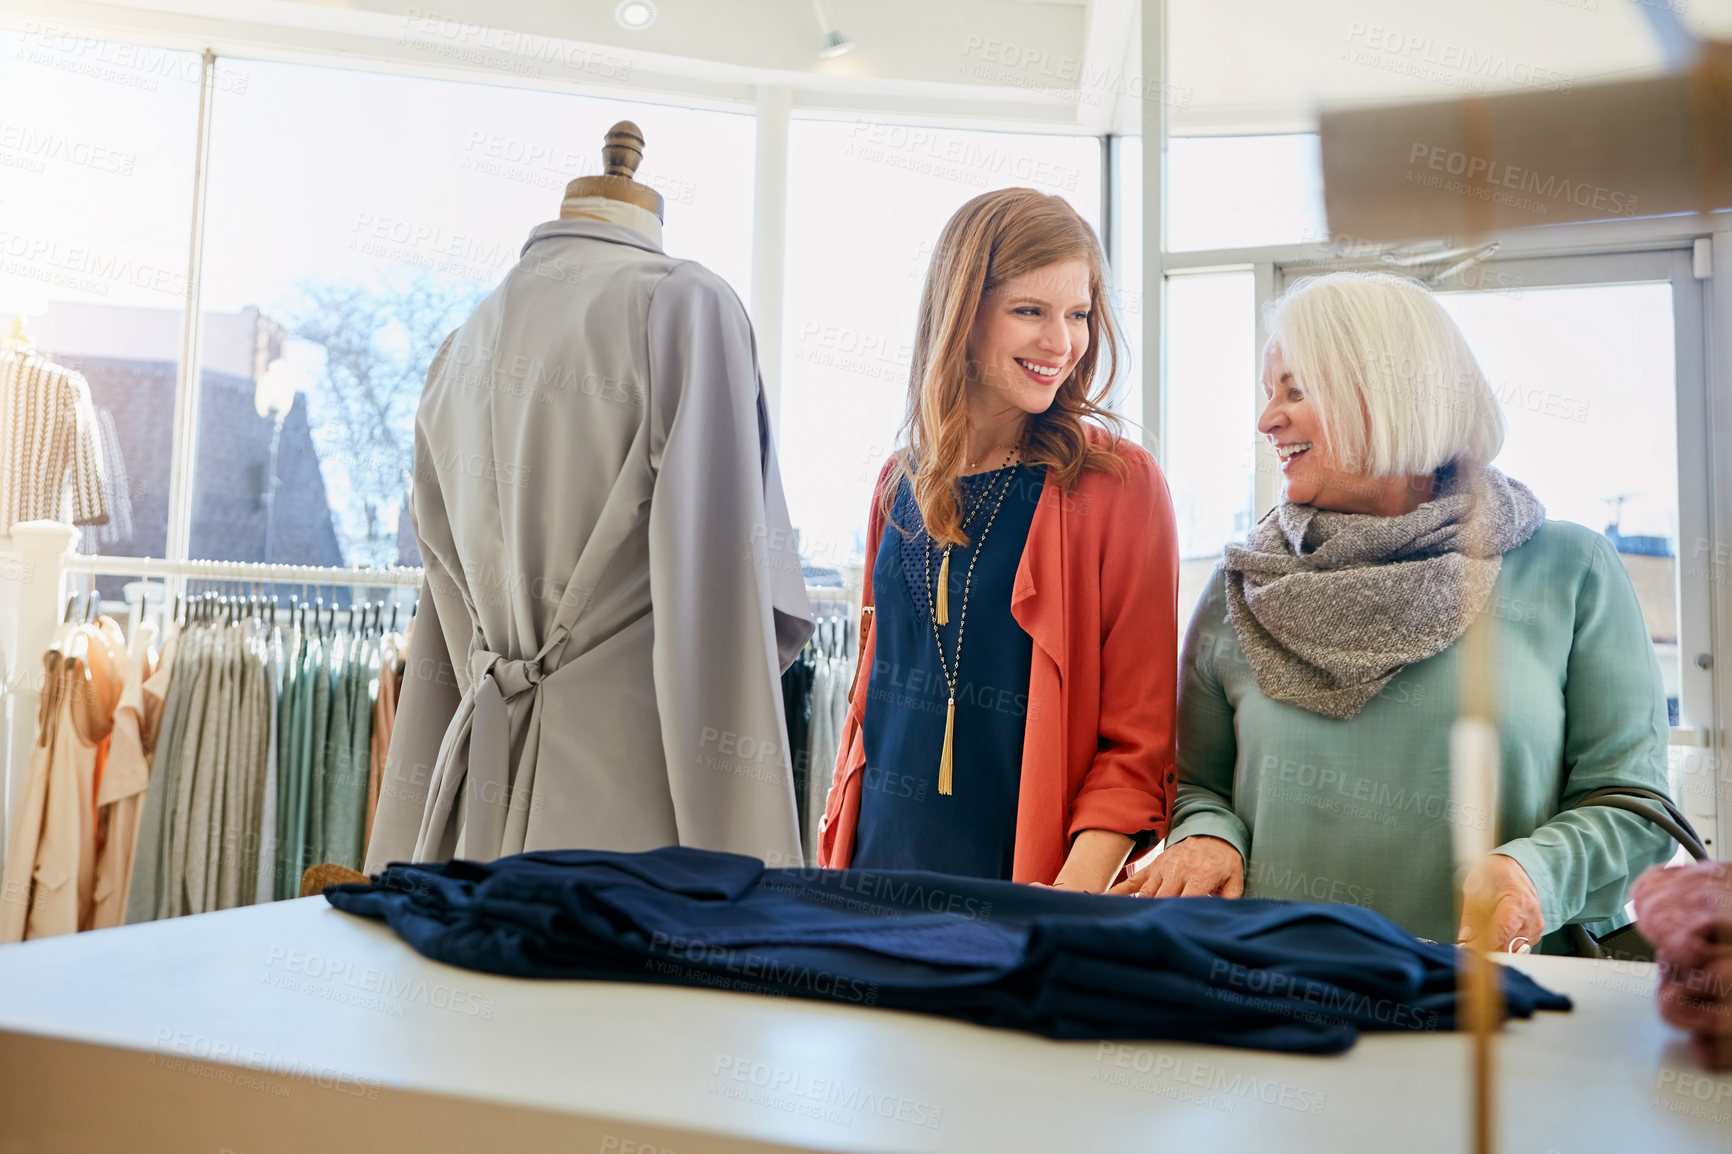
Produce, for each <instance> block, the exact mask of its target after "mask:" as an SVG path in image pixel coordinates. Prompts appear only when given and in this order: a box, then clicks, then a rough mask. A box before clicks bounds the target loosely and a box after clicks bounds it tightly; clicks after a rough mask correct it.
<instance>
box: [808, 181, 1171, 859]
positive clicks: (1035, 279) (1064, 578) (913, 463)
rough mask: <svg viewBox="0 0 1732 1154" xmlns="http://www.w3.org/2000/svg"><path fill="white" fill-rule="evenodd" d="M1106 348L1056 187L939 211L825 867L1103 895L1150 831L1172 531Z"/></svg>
mask: <svg viewBox="0 0 1732 1154" xmlns="http://www.w3.org/2000/svg"><path fill="white" fill-rule="evenodd" d="M1119 355H1120V349H1119V337H1118V334H1117V332H1116V330H1115V328H1114V325H1113V320H1112V315H1111V312H1110V310H1109V308H1108V304H1107V296H1106V281H1105V275H1104V262H1103V260H1102V258H1101V254H1100V246H1099V244H1098V242H1097V241H1096V239H1095V235H1094V232H1093V231H1092V230H1091V229H1090V228H1089V226H1088V224H1087V223H1086V222H1085V221H1084V220H1083V219H1082V218H1081V217H1079V216H1078V215H1077V214H1076V211H1075V210H1074V209H1072V208H1071V207H1070V206H1069V205H1068V204H1066V203H1065V202H1064V201H1063V200H1062V199H1060V198H1059V197H1056V196H1046V195H1043V194H1041V193H1038V192H1035V191H1034V190H1032V189H1026V188H1013V189H1006V190H1003V191H1000V192H989V193H984V194H982V195H980V196H977V197H975V198H974V199H973V200H971V201H969V202H968V203H967V204H965V205H963V206H962V208H961V209H959V210H958V211H957V213H956V215H955V216H953V217H951V219H950V222H949V223H948V224H947V225H945V227H944V232H943V234H942V235H941V236H940V237H939V240H938V246H937V249H936V251H935V252H934V254H933V258H932V265H931V268H930V270H929V271H928V272H927V276H926V287H925V291H924V292H923V294H922V296H921V302H920V316H919V324H918V329H917V332H916V336H915V352H914V360H913V366H912V371H911V372H910V374H909V383H908V407H907V415H906V417H905V418H904V421H903V426H902V433H901V441H902V443H903V447H902V448H901V449H899V450H898V451H897V452H896V453H895V454H894V455H892V457H891V458H890V460H889V461H888V462H886V463H885V466H884V469H883V471H882V472H881V473H880V475H879V479H878V485H877V490H876V493H875V494H874V497H873V501H872V506H871V515H870V522H869V526H870V527H869V532H868V552H867V556H868V557H869V558H871V559H872V577H871V583H870V586H869V587H868V589H867V591H866V596H865V602H866V604H867V606H869V607H870V609H871V612H869V613H868V614H867V618H868V620H869V621H871V622H872V624H871V625H870V626H869V628H868V630H867V631H866V632H865V633H864V634H863V638H862V640H863V644H862V647H861V654H860V665H859V671H858V672H857V673H856V676H855V685H854V690H853V693H852V696H851V702H850V706H849V712H848V720H847V723H846V726H845V728H844V730H843V733H842V740H841V752H840V754H839V756H838V758H837V763H836V773H835V779H834V782H833V784H832V786H831V790H830V797H829V804H828V807H827V811H826V813H825V816H824V824H823V832H822V834H821V838H820V848H819V860H820V862H821V863H822V864H824V865H826V866H830V867H834V868H841V867H852V868H856V869H925V870H933V871H937V872H942V873H952V874H960V875H966V876H972V877H994V878H1007V879H1011V880H1015V881H1021V882H1034V883H1039V884H1044V885H1056V886H1060V887H1062V888H1067V889H1077V890H1087V891H1090V892H1097V893H1098V892H1101V891H1103V890H1105V889H1106V887H1107V886H1108V885H1110V884H1111V883H1112V881H1113V880H1114V878H1115V877H1116V876H1117V875H1118V874H1119V873H1120V871H1121V869H1122V868H1123V866H1124V863H1125V860H1126V858H1127V856H1128V855H1129V854H1130V852H1131V850H1132V848H1133V847H1134V846H1136V845H1138V844H1142V843H1152V841H1153V840H1154V839H1155V838H1157V837H1159V836H1161V835H1162V834H1163V833H1164V832H1165V829H1166V824H1167V816H1168V812H1169V808H1170V803H1171V797H1172V793H1173V788H1174V786H1173V772H1174V771H1173V713H1174V696H1175V681H1176V667H1177V625H1176V622H1177V612H1178V605H1177V596H1178V576H1179V563H1178V545H1177V538H1176V535H1175V531H1174V523H1173V509H1172V500H1171V498H1170V497H1169V495H1168V493H1167V485H1166V481H1165V479H1164V478H1163V477H1162V475H1161V471H1160V469H1159V468H1158V467H1157V466H1156V464H1155V462H1154V459H1153V458H1152V457H1150V456H1149V454H1148V453H1146V452H1145V451H1143V449H1142V448H1140V447H1139V446H1137V445H1135V444H1133V443H1131V442H1129V441H1126V440H1123V439H1121V438H1120V437H1119V436H1118V435H1117V432H1116V430H1117V421H1116V419H1115V418H1114V417H1112V415H1111V414H1109V413H1108V412H1106V410H1105V409H1104V407H1103V406H1104V403H1105V399H1106V397H1107V395H1108V392H1109V390H1110V389H1111V386H1112V380H1113V375H1114V372H1113V370H1114V366H1115V364H1116V363H1117V362H1118V360H1119ZM1103 365H1104V371H1097V370H1100V369H1102V366H1103Z"/></svg>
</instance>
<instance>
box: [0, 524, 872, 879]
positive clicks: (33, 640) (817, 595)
mask: <svg viewBox="0 0 1732 1154" xmlns="http://www.w3.org/2000/svg"><path fill="white" fill-rule="evenodd" d="M79 536H80V531H79V530H78V529H76V528H74V527H73V526H71V525H66V524H62V523H60V522H56V521H24V522H20V523H18V524H17V525H14V526H13V527H12V536H11V540H10V542H9V544H10V549H9V550H8V549H7V548H6V546H7V544H8V542H7V541H6V540H5V539H4V538H0V577H4V576H7V575H10V576H11V577H12V579H14V580H15V581H16V584H17V630H16V635H15V648H14V654H13V657H14V660H13V664H12V675H11V677H10V679H9V680H8V681H7V683H6V685H5V691H6V692H5V695H4V696H5V699H4V702H3V703H0V704H3V713H0V721H4V723H5V734H4V742H3V743H0V803H3V812H0V859H3V858H4V854H5V850H6V838H7V835H8V834H9V832H10V830H11V828H12V814H13V812H14V811H15V809H16V807H17V804H18V798H17V793H18V791H20V790H21V789H22V788H23V784H24V778H25V773H24V770H25V768H26V767H27V766H28V765H29V764H30V747H31V746H32V745H33V744H34V743H35V740H36V716H37V710H38V707H39V704H40V701H41V690H42V666H41V662H40V657H41V654H42V653H43V652H44V651H45V650H46V649H47V648H48V645H49V642H50V641H51V640H52V638H53V635H54V630H55V628H56V627H57V626H58V625H59V624H60V620H61V617H62V615H63V614H64V613H65V612H66V606H67V586H68V583H69V582H70V581H71V580H72V579H73V577H74V576H75V575H80V576H82V575H88V576H92V577H94V576H105V577H138V578H142V579H150V578H161V579H162V580H163V583H164V591H163V592H164V595H165V596H166V597H171V598H172V597H183V596H184V595H185V593H186V587H187V583H188V582H193V581H213V582H215V581H235V582H249V583H254V584H259V585H306V586H323V587H330V586H351V587H358V588H411V589H419V588H420V587H421V584H422V571H421V570H420V569H412V568H394V569H338V568H326V567H322V566H316V565H284V564H270V563H260V562H250V561H192V560H188V561H169V560H164V559H162V558H157V557H106V556H102V555H99V554H98V555H92V554H81V553H77V552H75V551H74V550H75V548H76V545H77V542H78V539H79ZM806 595H807V598H808V599H809V600H810V601H811V602H812V611H813V616H814V617H815V618H820V619H822V618H828V617H834V616H837V615H841V616H844V617H846V616H849V615H850V610H851V609H852V607H853V606H854V605H855V604H856V602H857V599H858V597H859V591H858V590H857V589H850V588H846V587H838V586H811V585H809V586H807V587H806ZM141 596H142V594H141Z"/></svg>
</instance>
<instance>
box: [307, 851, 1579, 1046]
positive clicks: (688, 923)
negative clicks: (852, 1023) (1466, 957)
mask: <svg viewBox="0 0 1732 1154" xmlns="http://www.w3.org/2000/svg"><path fill="white" fill-rule="evenodd" d="M325 896H326V898H327V899H329V901H330V903H331V904H332V905H334V906H336V907H337V908H338V909H340V910H346V911H348V912H349V913H352V914H360V915H363V916H366V917H373V918H382V919H384V920H385V921H386V922H388V923H390V925H391V928H392V929H394V930H395V931H396V932H397V933H398V934H399V935H400V936H401V937H402V938H403V939H404V940H405V941H406V942H408V943H409V944H410V945H411V946H413V947H414V948H415V949H416V950H418V951H419V952H420V953H422V954H424V955H426V956H427V957H429V958H432V959H434V960H435V961H440V962H447V963H449V964H451V965H455V966H462V967H465V968H467V969H472V970H483V971H485V972H487V973H492V974H504V975H507V976H513V977H525V978H592V979H605V980H610V981H626V982H657V983H668V984H673V985H681V986H707V987H711V988H720V989H731V990H743V991H749V992H754V993H762V994H772V995H788V996H793V997H804V998H817V999H823V1000H828V1001H834V1002H839V1003H842V1004H849V1005H869V1006H885V1007H890V1008H893V1009H900V1010H914V1011H918V1012H920V1013H927V1014H939V1015H942V1016H944V1017H951V1018H962V1019H964V1020H966V1021H970V1022H977V1023H979V1024H981V1025H985V1026H1005V1027H1011V1028H1014V1029H1021V1030H1029V1031H1032V1032H1034V1033H1037V1034H1044V1035H1046V1036H1048V1037H1053V1038H1073V1039H1084V1038H1086V1039H1105V1038H1115V1039H1116V1038H1151V1039H1154V1038H1165V1039H1172V1040H1176V1041H1187V1042H1208V1043H1213V1044H1216V1045H1225V1046H1244V1047H1251V1048H1255V1049H1264V1050H1285V1051H1292V1052H1297V1053H1316V1054H1328V1053H1338V1052H1340V1051H1342V1050H1346V1049H1348V1048H1349V1047H1351V1046H1352V1045H1353V1042H1354V1040H1355V1039H1356V1038H1357V1037H1358V1036H1359V1031H1361V1030H1450V1029H1453V1028H1454V1025H1455V1000H1456V994H1455V986H1456V961H1457V954H1456V949H1455V947H1454V946H1445V945H1438V944H1435V943H1431V942H1424V941H1421V940H1420V939H1418V938H1416V937H1414V936H1413V935H1412V934H1410V933H1408V932H1407V931H1405V930H1403V929H1400V928H1399V927H1397V926H1396V925H1394V924H1393V923H1392V922H1390V921H1389V920H1388V919H1386V918H1384V917H1383V916H1382V915H1380V914H1376V913H1373V912H1372V911H1370V910H1366V909H1361V908H1359V907H1357V906H1346V905H1324V904H1315V903H1310V902H1287V901H1263V900H1248V899H1241V900H1238V901H1226V900H1223V899H1219V898H1166V899H1159V898H1128V897H1126V898H1109V897H1102V896H1099V895H1094V894H1078V893H1069V892H1065V891H1061V890H1051V889H1043V888H1037V887H1034V886H1025V885H1017V884H1014V883H1011V882H1003V881H987V880H983V879H976V878H959V877H951V876H948V875H945V874H934V873H925V872H921V871H915V870H896V871H888V870H887V871H882V872H877V871H868V870H819V869H766V868H765V867H764V866H763V864H762V863H761V862H759V861H758V860H757V859H755V858H749V857H740V856H738V855H735V854H727V853H713V852H710V851H707V850H698V849H687V848H682V847H671V848H667V849H659V850H654V851H651V852H649V853H609V852H605V851H599V850H550V851H539V852H535V853H525V854H518V855H516V856H514V857H507V858H501V859H499V860H498V861H495V862H486V863H481V862H468V861H453V862H446V863H443V864H424V865H408V864H403V863H395V864H392V865H390V866H388V867H387V868H386V870H385V872H384V873H382V874H379V875H377V876H375V877H374V879H373V881H372V882H371V883H370V884H365V885H361V884H355V885H340V886H332V887H331V888H329V889H327V890H326V891H325ZM1499 969H1500V972H1501V974H1502V976H1503V983H1504V1000H1505V1004H1506V1007H1507V1011H1508V1013H1509V1014H1510V1016H1512V1017H1520V1018H1526V1017H1530V1016H1531V1015H1532V1014H1533V1012H1534V1011H1535V1010H1567V1009H1569V1008H1570V1000H1569V999H1568V998H1566V997H1564V996H1562V995H1561V994H1554V993H1552V992H1551V991H1549V990H1546V989H1544V988H1543V987H1541V986H1540V985H1539V984H1537V983H1536V982H1534V981H1533V980H1532V979H1531V978H1529V977H1528V976H1527V975H1525V974H1523V973H1521V972H1519V971H1516V970H1513V969H1508V968H1504V967H1499Z"/></svg>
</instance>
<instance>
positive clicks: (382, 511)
mask: <svg viewBox="0 0 1732 1154" xmlns="http://www.w3.org/2000/svg"><path fill="white" fill-rule="evenodd" d="M225 67H229V68H232V69H236V70H239V71H240V72H241V73H242V74H243V75H244V78H245V84H244V85H230V86H227V87H224V86H222V85H219V86H218V90H217V93H216V97H215V105H214V116H213V123H212V136H211V161H210V195H209V215H208V221H207V225H206V241H205V281H204V286H203V289H204V308H205V310H206V324H205V331H204V346H203V347H204V364H203V365H202V372H201V377H202V380H201V387H202V393H201V398H200V414H199V438H198V449H197V453H198V461H197V469H196V472H195V477H196V483H195V485H196V492H195V497H194V509H193V523H192V545H191V551H192V555H193V556H194V557H198V558H209V559H215V560H233V561H275V562H286V563H295V564H312V565H392V564H410V565H413V564H419V557H418V555H417V553H416V551H415V547H414V539H413V534H412V533H411V531H410V526H409V520H408V516H407V512H406V509H405V497H406V495H407V484H408V480H409V472H410V469H411V466H412V462H413V425H414V416H415V409H416V406H417V404H418V403H419V400H420V395H421V388H422V385H423V383H424V381H425V379H426V372H427V365H428V362H429V361H430V360H431V358H432V355H433V353H434V352H435V351H437V348H438V346H439V344H440V342H441V341H442V340H443V338H444V336H445V334H446V333H447V332H449V331H450V330H451V329H452V328H454V327H456V326H457V325H458V324H459V323H461V322H462V321H463V319H464V318H465V317H466V316H467V315H468V314H469V312H470V311H471V309H472V308H473V307H474V305H475V304H476V303H477V302H478V301H479V300H480V299H481V298H482V297H483V296H485V295H486V294H487V293H488V292H489V291H490V290H491V289H492V288H493V286H494V285H495V284H497V283H498V281H499V279H500V278H501V277H502V276H503V275H504V273H505V271H506V270H507V269H508V268H510V267H511V265H512V264H514V263H515V262H516V261H517V259H518V254H519V251H520V250H521V248H522V246H523V242H524V240H525V238H526V237H527V236H528V234H529V231H530V230H531V229H532V228H534V227H535V226H536V225H537V224H540V223H542V222H543V221H548V220H553V219H556V218H557V217H558V215H559V203H560V199H561V198H562V196H563V195H564V189H565V185H566V182H567V181H569V180H571V179H572V178H574V177H576V176H580V175H583V174H586V173H594V172H597V171H599V170H600V157H601V142H602V138H603V136H604V135H605V133H606V132H607V130H608V129H609V128H610V127H612V125H613V124H614V122H616V121H618V120H621V119H630V120H633V121H635V122H636V123H637V124H638V126H639V127H640V128H641V129H642V130H643V132H644V138H645V153H644V163H643V167H642V168H640V169H639V170H638V176H639V178H640V179H642V180H643V181H644V182H645V183H647V184H650V185H652V186H653V187H656V188H657V189H658V190H659V191H660V192H661V193H662V196H663V197H664V199H665V201H666V206H667V208H666V218H667V219H666V229H665V231H664V235H663V240H664V243H665V246H666V248H667V250H668V251H669V252H670V253H673V254H675V255H679V256H688V257H692V258H694V259H696V260H699V261H702V262H703V263H704V264H706V265H707V266H709V267H710V268H711V269H713V270H714V271H716V272H717V273H718V274H720V275H721V276H723V277H725V278H726V279H728V280H729V281H730V282H731V283H732V284H733V285H734V286H735V288H736V290H737V291H738V292H739V294H740V296H741V298H742V299H749V294H750V291H751V285H750V262H751V222H752V142H753V124H752V121H751V119H750V118H749V117H746V116H739V115H733V114H726V113H717V112H707V111H699V110H694V109H685V108H672V107H664V106H655V105H641V104H627V103H624V102H620V101H613V100H597V99H588V98H583V97H576V96H567V95H560V94H553V93H545V92H536V91H528V90H523V89H515V88H503V87H494V86H489V85H482V84H470V83H451V82H446V81H436V80H421V79H412V78H408V77H402V76H385V75H377V74H373V73H368V72H358V71H350V70H345V69H335V68H316V67H307V66H302V65H290V64H273V63H261V62H257V61H235V62H230V63H227V64H225ZM379 107H394V108H399V109H402V110H404V112H405V115H401V116H393V117H391V118H389V120H388V121H386V120H379V119H375V118H369V117H357V116H355V115H353V110H354V109H356V108H379ZM411 112H412V114H409V113H411ZM310 174H311V175H310ZM279 359H280V360H281V361H282V364H281V365H279V366H277V368H276V369H274V370H273V369H272V368H271V365H272V363H273V362H274V361H277V360H279Z"/></svg>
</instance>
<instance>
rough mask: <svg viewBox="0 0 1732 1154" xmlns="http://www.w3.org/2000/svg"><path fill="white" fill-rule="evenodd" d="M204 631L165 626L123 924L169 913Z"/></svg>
mask: <svg viewBox="0 0 1732 1154" xmlns="http://www.w3.org/2000/svg"><path fill="white" fill-rule="evenodd" d="M205 634H206V631H205V630H201V629H188V630H184V631H182V630H180V629H179V628H178V627H176V626H171V627H170V636H169V640H168V642H166V643H165V644H164V654H165V655H164V659H163V666H164V670H166V671H169V672H170V674H171V676H170V679H169V682H168V695H167V697H165V698H164V699H163V706H162V727H161V732H160V733H159V735H158V737H157V741H156V760H155V762H154V763H153V764H152V766H151V775H150V787H149V788H148V789H147V790H145V795H144V818H143V819H142V820H141V821H140V823H139V830H138V852H137V854H136V856H135V857H134V859H133V865H132V888H131V890H130V891H129V892H128V893H127V899H126V921H127V924H128V925H133V924H136V923H139V922H149V921H155V920H156V919H157V918H166V917H168V916H169V913H168V905H169V885H168V877H169V874H170V872H171V871H172V868H173V842H174V814H175V806H176V804H177V802H178V799H179V795H180V777H181V773H180V769H181V762H182V760H183V758H182V754H183V749H184V746H185V743H186V732H187V722H188V720H189V718H190V716H191V712H192V703H193V695H194V693H195V691H196V688H197V684H198V671H199V667H200V665H201V663H202V653H203V649H204V645H205V640H206V637H205ZM159 672H160V671H159Z"/></svg>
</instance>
